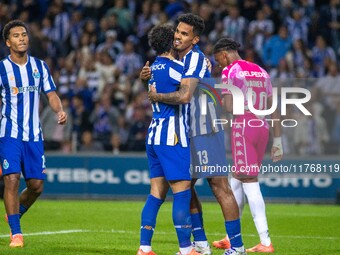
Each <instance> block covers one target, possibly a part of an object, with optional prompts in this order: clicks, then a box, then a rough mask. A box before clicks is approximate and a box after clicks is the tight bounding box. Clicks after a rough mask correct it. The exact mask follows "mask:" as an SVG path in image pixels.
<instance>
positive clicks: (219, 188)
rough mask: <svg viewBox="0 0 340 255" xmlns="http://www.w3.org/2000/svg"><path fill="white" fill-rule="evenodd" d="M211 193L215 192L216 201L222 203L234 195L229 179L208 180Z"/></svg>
mask: <svg viewBox="0 0 340 255" xmlns="http://www.w3.org/2000/svg"><path fill="white" fill-rule="evenodd" d="M208 182H209V185H210V188H211V191H212V192H213V194H214V196H215V198H216V200H217V201H218V202H221V201H222V200H225V199H228V197H229V196H230V195H231V194H232V191H231V189H230V186H229V183H228V180H227V178H222V177H221V178H219V177H217V178H216V177H215V178H211V179H208Z"/></svg>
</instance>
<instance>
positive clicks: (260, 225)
mask: <svg viewBox="0 0 340 255" xmlns="http://www.w3.org/2000/svg"><path fill="white" fill-rule="evenodd" d="M243 190H244V193H245V194H246V196H247V199H248V203H249V207H250V211H251V214H252V216H253V220H254V223H255V227H256V229H257V233H258V234H259V236H260V240H261V244H263V245H265V246H269V245H270V244H271V240H270V237H269V231H268V224H267V217H266V206H265V204H264V200H263V196H262V193H261V190H260V184H259V183H258V182H251V183H243Z"/></svg>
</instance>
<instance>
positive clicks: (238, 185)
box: [230, 177, 245, 218]
mask: <svg viewBox="0 0 340 255" xmlns="http://www.w3.org/2000/svg"><path fill="white" fill-rule="evenodd" d="M230 186H231V189H232V191H233V193H234V197H235V199H236V202H237V205H238V209H239V212H240V218H241V216H242V212H243V208H244V203H245V197H244V191H243V186H242V182H241V181H239V180H238V179H235V178H234V177H231V178H230Z"/></svg>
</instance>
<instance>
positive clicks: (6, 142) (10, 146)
mask: <svg viewBox="0 0 340 255" xmlns="http://www.w3.org/2000/svg"><path fill="white" fill-rule="evenodd" d="M0 162H1V167H2V174H3V175H8V174H13V173H19V174H20V172H22V175H23V176H24V178H25V180H27V179H40V180H44V179H45V178H46V173H45V172H46V170H45V169H46V166H45V156H44V145H43V142H42V141H40V142H25V141H21V140H18V139H15V138H11V137H2V138H0Z"/></svg>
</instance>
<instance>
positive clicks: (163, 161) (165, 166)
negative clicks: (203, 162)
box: [146, 144, 191, 181]
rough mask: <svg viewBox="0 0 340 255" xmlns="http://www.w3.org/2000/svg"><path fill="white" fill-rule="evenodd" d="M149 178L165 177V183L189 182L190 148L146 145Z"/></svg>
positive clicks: (178, 145)
mask: <svg viewBox="0 0 340 255" xmlns="http://www.w3.org/2000/svg"><path fill="white" fill-rule="evenodd" d="M146 154H147V156H148V163H149V169H150V178H156V177H165V179H166V180H167V181H179V180H188V181H190V180H191V177H190V147H182V146H181V145H180V144H177V145H175V146H169V145H148V144H147V145H146Z"/></svg>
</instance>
